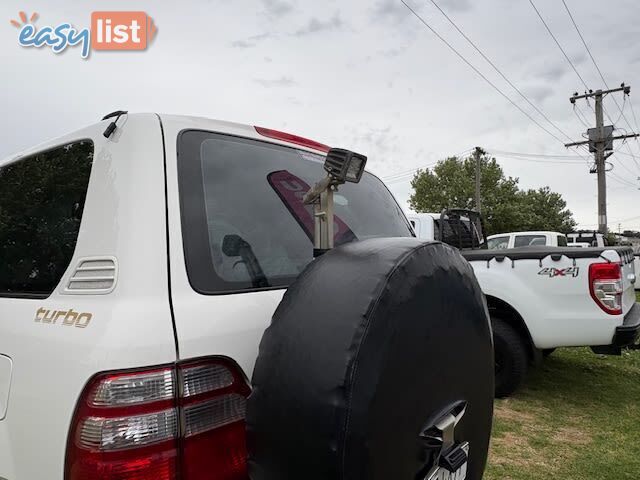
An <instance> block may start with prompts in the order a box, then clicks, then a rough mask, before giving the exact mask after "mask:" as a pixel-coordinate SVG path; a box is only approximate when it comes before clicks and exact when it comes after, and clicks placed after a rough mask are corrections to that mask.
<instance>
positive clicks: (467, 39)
mask: <svg viewBox="0 0 640 480" xmlns="http://www.w3.org/2000/svg"><path fill="white" fill-rule="evenodd" d="M430 1H431V3H433V5H435V7H436V8H437V9H438V10H439V11H440V13H441V14H442V15H444V18H446V19H447V20H448V21H449V23H450V24H451V25H453V27H454V28H455V29H456V30H457V31H458V33H459V34H460V35H462V36H463V37H464V39H465V40H466V41H467V42H468V43H469V45H471V46H472V47H473V48H474V49H475V51H476V52H478V53H479V54H480V56H481V57H482V58H484V59H485V60H486V62H487V63H488V64H489V65H491V67H492V68H493V69H494V70H495V71H496V72H498V74H499V75H500V76H501V77H502V78H503V79H504V81H505V82H507V83H508V84H509V86H510V87H511V88H513V89H514V90H515V91H516V92H517V93H518V95H520V96H521V97H522V98H523V99H524V100H525V101H526V102H527V103H528V104H529V105H531V107H533V109H534V110H535V111H536V112H538V113H539V114H540V116H542V118H544V119H545V120H546V121H547V122H548V123H549V124H550V125H551V126H552V127H553V128H555V129H556V130H557V131H558V132H560V134H562V135H564V136H565V137H567V138H569V139H571V137H570V136H569V135H567V134H566V133H565V132H564V131H563V130H562V129H560V127H558V126H557V125H556V124H555V123H554V122H552V121H551V120H550V119H549V117H547V115H546V114H545V113H544V112H543V111H542V110H541V109H540V108H538V107H537V106H536V105H535V104H534V103H533V102H531V100H529V98H528V97H527V96H526V95H525V94H524V93H522V91H521V90H520V89H519V88H518V87H516V86H515V85H514V84H513V82H511V80H509V79H508V78H507V76H506V75H505V74H504V73H503V72H502V71H501V70H500V69H499V68H498V67H497V66H496V65H495V64H494V63H493V62H492V61H491V60H490V59H489V58H488V57H487V56H486V55H485V53H484V52H483V51H482V50H480V47H478V46H477V45H476V44H475V43H474V42H473V41H472V40H471V39H470V38H469V37H468V36H467V35H466V34H465V33H464V32H463V31H462V30H461V29H460V27H458V25H457V24H456V23H455V22H454V21H453V20H452V19H451V18H450V17H449V15H447V14H446V12H445V11H444V10H442V8H440V5H438V4H437V3H436V1H435V0H430ZM572 141H573V140H572Z"/></svg>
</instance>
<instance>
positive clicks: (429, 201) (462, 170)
mask: <svg viewBox="0 0 640 480" xmlns="http://www.w3.org/2000/svg"><path fill="white" fill-rule="evenodd" d="M480 162H481V163H480V172H481V183H480V185H481V188H480V191H481V207H482V216H483V218H484V222H485V228H486V230H487V235H491V234H494V233H504V232H513V231H528V230H551V231H557V232H562V233H570V232H572V231H573V230H574V229H575V227H576V225H577V223H576V221H575V220H574V218H573V214H572V213H571V210H569V209H567V202H566V201H565V200H564V199H563V198H562V195H561V194H559V193H557V192H553V191H551V189H550V188H549V187H541V188H538V189H528V190H521V189H520V188H519V186H518V182H519V179H518V178H513V177H506V176H505V174H504V172H503V170H502V167H500V165H499V164H498V162H497V161H496V159H495V158H492V157H490V156H488V155H483V156H482V157H481V160H480ZM475 172H476V161H475V158H473V157H471V156H469V157H466V158H459V157H449V158H446V159H444V160H441V161H439V162H438V163H437V165H436V166H435V167H433V168H432V169H421V170H418V171H417V172H416V173H415V175H414V177H413V179H412V180H411V187H412V188H413V193H412V195H411V197H410V198H409V205H410V206H411V208H412V209H413V210H414V211H416V212H435V213H437V212H441V211H442V210H443V209H445V208H467V209H472V210H473V209H475V208H476V205H475V199H474V197H475Z"/></svg>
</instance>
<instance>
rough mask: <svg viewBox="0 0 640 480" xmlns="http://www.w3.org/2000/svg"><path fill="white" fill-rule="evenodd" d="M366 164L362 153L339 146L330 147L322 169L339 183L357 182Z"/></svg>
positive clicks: (365, 158)
mask: <svg viewBox="0 0 640 480" xmlns="http://www.w3.org/2000/svg"><path fill="white" fill-rule="evenodd" d="M366 164H367V157H365V156H364V155H361V154H359V153H355V152H351V151H349V150H343V149H341V148H332V149H331V150H329V153H327V159H326V160H325V161H324V169H325V170H326V171H327V173H328V174H329V175H331V176H332V177H333V178H334V179H335V180H336V181H337V182H339V183H344V182H351V183H358V182H359V181H360V178H361V177H362V173H363V172H364V166H365V165H366Z"/></svg>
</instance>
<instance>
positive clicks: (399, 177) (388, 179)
mask: <svg viewBox="0 0 640 480" xmlns="http://www.w3.org/2000/svg"><path fill="white" fill-rule="evenodd" d="M471 150H473V148H467V149H466V150H463V151H462V152H460V153H456V154H455V155H451V156H449V157H447V158H452V157H455V158H460V157H462V156H463V155H466V154H467V153H469V152H471ZM439 161H440V160H438V161H435V162H432V163H429V164H427V165H422V166H419V167H415V168H412V169H410V170H404V171H402V172H397V173H392V174H390V175H387V176H384V177H380V178H382V180H383V181H384V182H385V183H394V182H396V181H404V180H406V179H405V178H403V177H407V176H411V175H414V174H415V173H416V172H417V171H418V170H422V169H424V168H429V167H433V166H434V165H437V164H438V162H439Z"/></svg>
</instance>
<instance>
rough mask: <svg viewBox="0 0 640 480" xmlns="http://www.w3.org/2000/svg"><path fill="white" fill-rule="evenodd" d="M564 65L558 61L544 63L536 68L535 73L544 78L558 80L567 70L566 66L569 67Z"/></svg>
mask: <svg viewBox="0 0 640 480" xmlns="http://www.w3.org/2000/svg"><path fill="white" fill-rule="evenodd" d="M565 65H566V64H565ZM565 65H562V64H560V63H556V64H548V63H545V64H544V65H543V66H542V67H541V68H540V69H537V70H536V74H537V75H538V76H539V77H541V78H543V79H545V80H549V81H554V80H559V79H560V78H561V77H562V76H563V75H564V74H565V73H566V72H567V68H570V67H569V66H568V65H566V66H565Z"/></svg>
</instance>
